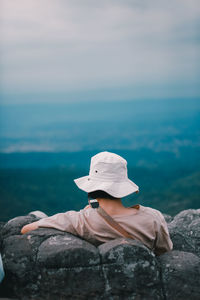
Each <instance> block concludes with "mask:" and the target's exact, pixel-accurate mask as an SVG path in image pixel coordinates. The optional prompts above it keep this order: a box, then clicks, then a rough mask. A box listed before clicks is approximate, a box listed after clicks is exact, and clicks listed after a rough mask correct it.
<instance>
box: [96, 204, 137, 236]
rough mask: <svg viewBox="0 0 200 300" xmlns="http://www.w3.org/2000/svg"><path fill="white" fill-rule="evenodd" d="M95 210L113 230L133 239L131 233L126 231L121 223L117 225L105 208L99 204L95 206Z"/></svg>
mask: <svg viewBox="0 0 200 300" xmlns="http://www.w3.org/2000/svg"><path fill="white" fill-rule="evenodd" d="M96 210H97V212H98V213H99V215H100V216H101V217H102V218H103V219H104V220H105V221H106V222H107V223H108V224H109V225H110V226H112V227H113V228H114V229H115V230H117V231H119V232H120V233H121V234H122V235H123V236H124V237H126V238H129V239H133V240H134V239H135V238H134V236H133V235H131V234H130V233H128V232H127V231H126V230H125V229H124V228H123V227H122V226H121V225H119V224H118V223H117V222H116V221H115V220H114V219H113V218H112V217H111V216H110V215H109V214H107V212H105V210H104V209H103V208H102V207H101V206H99V207H98V208H96Z"/></svg>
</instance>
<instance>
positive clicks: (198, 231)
mask: <svg viewBox="0 0 200 300" xmlns="http://www.w3.org/2000/svg"><path fill="white" fill-rule="evenodd" d="M168 227H169V232H170V236H171V239H172V242H173V248H174V250H180V251H186V252H191V253H194V254H196V255H198V256H200V209H197V210H195V209H188V210H184V211H182V212H180V213H179V214H178V215H176V216H175V218H174V220H173V221H172V222H171V223H170V224H169V225H168Z"/></svg>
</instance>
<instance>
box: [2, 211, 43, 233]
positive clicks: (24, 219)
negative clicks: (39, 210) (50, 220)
mask: <svg viewBox="0 0 200 300" xmlns="http://www.w3.org/2000/svg"><path fill="white" fill-rule="evenodd" d="M37 220H39V218H37V217H35V216H29V215H28V216H21V217H16V218H14V219H11V220H10V221H8V222H7V223H6V224H5V225H4V226H3V228H2V230H1V234H2V238H6V237H8V236H11V235H17V234H21V229H22V227H23V226H24V225H26V224H29V223H32V222H35V221H37Z"/></svg>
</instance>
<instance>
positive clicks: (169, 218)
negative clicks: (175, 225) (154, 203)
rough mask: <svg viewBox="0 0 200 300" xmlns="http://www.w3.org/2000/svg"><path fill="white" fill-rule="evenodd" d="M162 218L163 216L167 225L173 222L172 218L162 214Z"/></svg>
mask: <svg viewBox="0 0 200 300" xmlns="http://www.w3.org/2000/svg"><path fill="white" fill-rule="evenodd" d="M163 216H164V218H165V221H166V222H167V223H170V222H172V221H173V217H172V216H170V215H167V214H163Z"/></svg>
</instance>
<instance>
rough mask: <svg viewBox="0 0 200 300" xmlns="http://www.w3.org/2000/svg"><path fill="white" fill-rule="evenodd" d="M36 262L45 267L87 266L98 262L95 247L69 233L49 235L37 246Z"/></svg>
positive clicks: (98, 257)
mask: <svg viewBox="0 0 200 300" xmlns="http://www.w3.org/2000/svg"><path fill="white" fill-rule="evenodd" d="M37 263H39V264H40V266H41V267H42V266H45V267H46V268H73V267H89V266H92V265H98V264H100V256H99V252H98V250H97V248H96V247H95V246H93V245H91V244H89V243H88V242H86V241H84V240H82V239H80V238H77V237H75V236H73V235H71V234H68V233H66V234H65V235H57V236H51V237H50V238H48V239H46V240H45V241H44V242H43V243H42V244H41V245H40V246H39V248H38V254H37Z"/></svg>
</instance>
